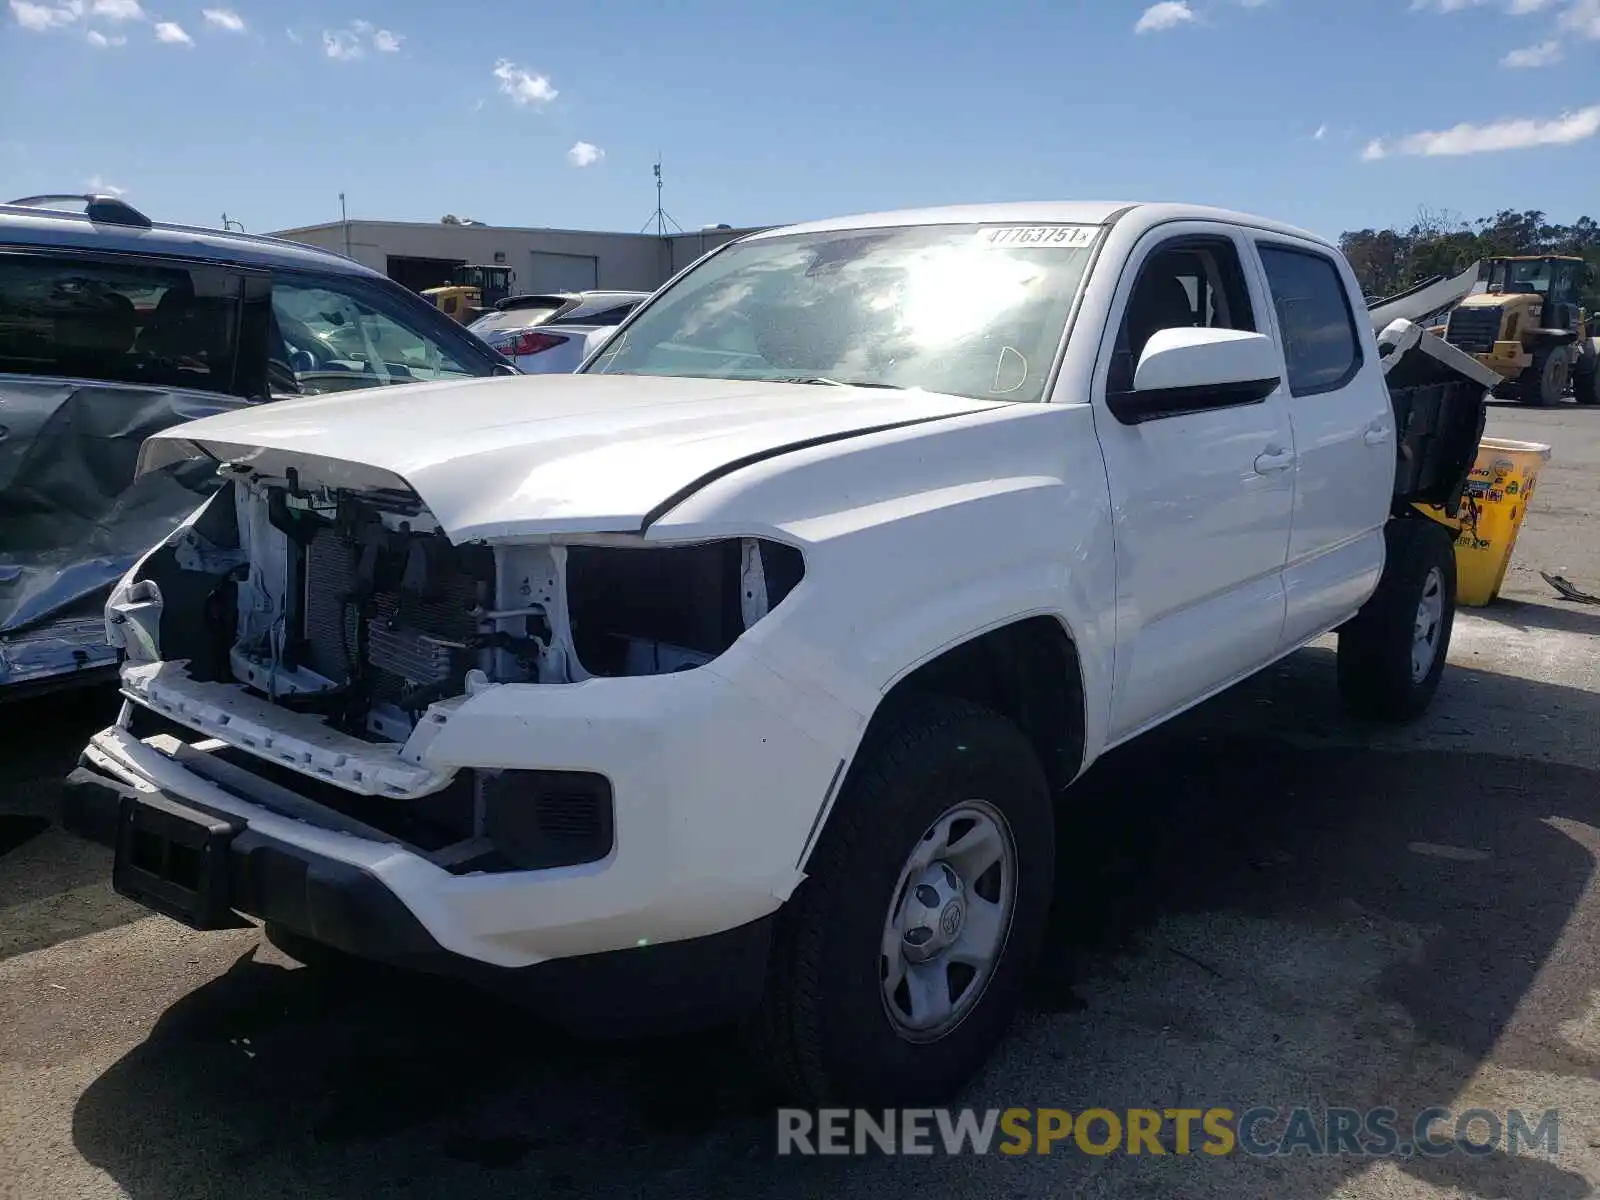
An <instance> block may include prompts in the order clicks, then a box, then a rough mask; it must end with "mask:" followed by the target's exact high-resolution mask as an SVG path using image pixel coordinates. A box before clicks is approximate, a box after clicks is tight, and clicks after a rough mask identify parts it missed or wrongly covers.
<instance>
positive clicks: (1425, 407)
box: [1378, 320, 1499, 515]
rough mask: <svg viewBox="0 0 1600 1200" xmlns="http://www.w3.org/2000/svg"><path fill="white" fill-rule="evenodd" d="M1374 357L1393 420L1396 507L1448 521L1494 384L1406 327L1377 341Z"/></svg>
mask: <svg viewBox="0 0 1600 1200" xmlns="http://www.w3.org/2000/svg"><path fill="white" fill-rule="evenodd" d="M1378 355H1379V362H1380V363H1381V364H1382V366H1383V374H1384V379H1385V381H1386V382H1387V383H1388V385H1389V404H1390V407H1392V408H1393V410H1394V417H1395V430H1396V453H1397V455H1398V457H1399V462H1398V463H1397V464H1396V468H1395V476H1394V500H1395V505H1396V507H1397V508H1399V507H1402V506H1409V505H1411V504H1437V505H1440V506H1442V507H1443V508H1444V509H1445V511H1446V512H1447V513H1449V514H1451V515H1454V514H1455V511H1456V509H1457V507H1458V506H1459V505H1460V503H1461V496H1462V493H1463V492H1464V491H1465V490H1466V485H1467V476H1468V474H1469V473H1470V472H1471V471H1472V464H1473V462H1474V460H1475V459H1476V458H1477V456H1478V442H1479V440H1480V439H1481V438H1482V437H1483V428H1484V422H1485V421H1486V419H1487V417H1488V404H1487V401H1488V396H1489V391H1490V389H1491V388H1493V387H1494V385H1495V384H1496V383H1498V382H1499V376H1498V375H1496V374H1495V373H1494V372H1493V371H1491V370H1489V369H1488V368H1487V367H1484V366H1482V365H1481V364H1480V363H1478V362H1477V360H1475V359H1474V358H1472V357H1471V356H1470V355H1467V354H1464V353H1462V352H1461V351H1460V350H1457V349H1456V348H1455V347H1454V346H1452V345H1450V344H1449V343H1447V342H1446V341H1444V339H1442V338H1437V337H1434V336H1433V335H1432V334H1430V333H1428V332H1427V331H1426V330H1424V329H1423V328H1422V327H1421V326H1419V325H1414V324H1412V323H1411V322H1410V321H1406V320H1397V321H1394V322H1392V323H1391V324H1390V325H1388V326H1387V327H1386V328H1385V329H1384V330H1383V332H1382V333H1380V334H1379V335H1378Z"/></svg>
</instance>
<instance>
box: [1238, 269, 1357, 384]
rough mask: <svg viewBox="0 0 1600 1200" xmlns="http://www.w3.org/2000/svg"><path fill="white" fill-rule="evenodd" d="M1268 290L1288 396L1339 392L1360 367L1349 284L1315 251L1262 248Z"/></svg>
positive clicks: (1337, 270)
mask: <svg viewBox="0 0 1600 1200" xmlns="http://www.w3.org/2000/svg"><path fill="white" fill-rule="evenodd" d="M1260 250H1261V262H1262V265H1263V266H1264V267H1266V270H1267V286H1268V288H1270V289H1271V291H1272V304H1273V307H1274V308H1275V309H1276V310H1277V314H1278V332H1279V334H1280V336H1281V337H1282V338H1283V357H1284V363H1285V365H1286V366H1287V367H1288V369H1289V393H1290V394H1291V395H1293V396H1315V395H1318V394H1320V393H1322V392H1332V391H1337V390H1338V389H1339V388H1342V387H1343V386H1344V385H1345V384H1347V383H1349V382H1350V380H1351V379H1353V378H1354V377H1355V374H1356V372H1357V371H1359V370H1360V369H1361V360H1362V356H1361V340H1360V338H1359V336H1358V335H1357V333H1356V323H1355V314H1354V313H1352V312H1351V311H1350V297H1349V296H1348V295H1347V294H1346V292H1345V286H1344V280H1343V279H1342V278H1341V277H1340V274H1339V269H1338V268H1337V267H1335V266H1334V265H1333V261H1332V260H1331V259H1329V258H1328V257H1326V256H1325V255H1321V254H1318V253H1316V252H1315V251H1313V250H1300V249H1290V248H1289V247H1287V246H1261V247H1260Z"/></svg>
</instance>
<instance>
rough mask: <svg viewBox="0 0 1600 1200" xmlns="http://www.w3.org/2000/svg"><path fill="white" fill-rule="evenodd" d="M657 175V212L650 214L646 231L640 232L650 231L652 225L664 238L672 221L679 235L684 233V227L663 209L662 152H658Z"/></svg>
mask: <svg viewBox="0 0 1600 1200" xmlns="http://www.w3.org/2000/svg"><path fill="white" fill-rule="evenodd" d="M655 173H656V210H655V212H653V213H651V214H650V219H649V220H648V221H646V222H645V223H644V229H641V230H639V232H640V233H643V232H644V231H645V229H649V228H650V226H651V225H654V226H655V227H656V236H657V237H661V238H664V237H666V236H667V223H668V222H669V221H670V222H671V223H672V225H673V226H674V227H675V228H676V229H677V231H678V232H679V233H682V232H683V226H682V225H679V224H678V222H677V221H676V220H674V219H673V216H672V214H671V213H669V212H668V211H667V210H666V209H664V208H662V207H661V187H662V184H661V153H660V151H657V152H656V165H655Z"/></svg>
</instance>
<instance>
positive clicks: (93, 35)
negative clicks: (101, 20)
mask: <svg viewBox="0 0 1600 1200" xmlns="http://www.w3.org/2000/svg"><path fill="white" fill-rule="evenodd" d="M86 36H87V37H88V39H89V45H91V46H94V47H95V48H96V49H99V50H104V49H105V48H106V47H107V46H126V45H127V44H128V39H127V38H125V37H123V36H122V35H121V34H120V33H119V34H117V35H115V36H114V37H107V36H106V35H105V34H103V33H101V32H100V31H99V30H98V29H91V30H89V32H88V34H87V35H86Z"/></svg>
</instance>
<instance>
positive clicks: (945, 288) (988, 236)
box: [589, 225, 1100, 402]
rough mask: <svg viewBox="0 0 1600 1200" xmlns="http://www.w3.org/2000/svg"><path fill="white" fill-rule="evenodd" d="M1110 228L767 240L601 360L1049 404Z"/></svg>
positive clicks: (696, 276)
mask: <svg viewBox="0 0 1600 1200" xmlns="http://www.w3.org/2000/svg"><path fill="white" fill-rule="evenodd" d="M1099 232H1100V229H1099V227H1098V226H1083V225H1046V226H1025V227H1018V226H993V225H989V226H979V225H917V226H908V227H903V228H890V229H852V230H832V231H829V232H826V233H803V234H786V235H780V236H777V237H762V238H755V239H752V240H750V241H747V242H741V243H738V244H736V245H732V246H729V247H728V248H727V249H726V250H723V251H721V252H720V253H717V254H715V255H713V256H712V257H710V258H708V259H707V260H706V261H705V262H704V263H703V264H701V265H700V266H699V267H697V268H695V269H693V270H691V271H690V272H689V273H688V274H686V275H685V276H684V277H683V279H682V280H680V281H679V282H678V283H677V284H675V285H673V286H672V287H671V288H670V289H669V290H668V291H667V292H665V293H664V294H663V295H662V296H661V298H660V299H658V300H657V301H655V302H654V303H652V304H650V305H649V306H648V307H646V308H645V309H644V310H643V311H642V312H641V313H640V314H639V316H638V318H637V319H636V320H635V321H634V322H633V324H631V325H630V326H628V327H627V328H626V329H624V330H623V331H622V332H621V333H620V334H619V335H618V336H617V338H616V340H615V341H614V342H612V343H611V344H610V345H608V346H607V347H606V349H605V351H604V352H602V353H601V355H600V356H599V357H598V358H597V359H596V360H595V362H594V363H592V364H591V365H590V367H589V369H590V370H591V371H594V372H597V373H601V374H635V375H678V376H684V375H687V376H696V377H702V378H711V379H762V380H790V381H795V382H820V383H850V384H858V385H866V386H874V387H894V388H922V389H926V390H928V391H936V392H947V393H950V394H953V395H959V396H972V397H975V398H978V399H992V400H1012V401H1027V402H1038V401H1039V400H1041V399H1043V396H1044V388H1045V381H1046V379H1047V377H1048V376H1049V374H1050V369H1051V366H1052V364H1053V362H1054V359H1055V354H1056V349H1057V347H1058V346H1059V345H1060V342H1061V334H1062V330H1063V328H1064V327H1065V325H1066V320H1067V314H1068V312H1069V311H1070V309H1071V307H1072V301H1073V298H1074V297H1075V296H1076V295H1077V291H1078V286H1079V284H1080V283H1081V282H1082V280H1083V276H1084V271H1085V268H1086V267H1087V266H1088V263H1089V256H1090V253H1091V250H1092V247H1093V245H1094V241H1095V238H1096V237H1097V236H1098V234H1099Z"/></svg>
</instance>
